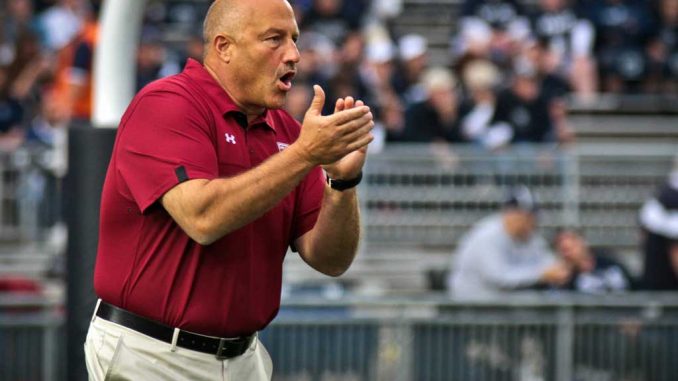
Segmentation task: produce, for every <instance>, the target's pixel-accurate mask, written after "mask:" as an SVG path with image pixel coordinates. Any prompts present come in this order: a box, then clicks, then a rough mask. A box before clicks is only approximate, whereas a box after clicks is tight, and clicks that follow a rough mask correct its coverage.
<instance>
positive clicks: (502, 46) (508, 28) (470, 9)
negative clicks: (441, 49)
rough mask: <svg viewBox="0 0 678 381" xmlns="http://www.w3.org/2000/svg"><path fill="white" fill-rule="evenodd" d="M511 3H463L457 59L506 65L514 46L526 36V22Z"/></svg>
mask: <svg viewBox="0 0 678 381" xmlns="http://www.w3.org/2000/svg"><path fill="white" fill-rule="evenodd" d="M524 16H525V12H524V11H523V8H522V6H521V5H520V3H518V2H517V1H515V0H465V1H464V4H463V6H462V11H461V20H460V30H459V35H460V39H459V40H458V41H456V44H455V45H456V46H455V47H454V53H455V56H457V57H458V58H461V57H464V56H471V57H473V58H489V59H490V60H492V61H493V62H495V63H497V64H499V65H500V66H503V65H507V64H510V62H511V57H512V56H513V54H514V49H515V47H516V45H517V44H518V43H519V42H520V41H522V40H524V39H525V38H526V37H527V35H528V34H529V23H528V22H527V19H526V18H525V17H524Z"/></svg>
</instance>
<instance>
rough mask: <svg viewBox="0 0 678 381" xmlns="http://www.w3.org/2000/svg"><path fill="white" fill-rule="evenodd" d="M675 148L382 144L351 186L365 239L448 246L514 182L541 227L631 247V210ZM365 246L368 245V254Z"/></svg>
mask: <svg viewBox="0 0 678 381" xmlns="http://www.w3.org/2000/svg"><path fill="white" fill-rule="evenodd" d="M677 154H678V147H676V145H675V144H671V143H667V144H603V143H596V144H579V145H576V146H574V147H572V148H568V149H558V148H557V147H555V146H548V145H544V146H539V145H537V146H534V145H532V146H514V147H512V148H510V149H506V150H503V151H501V152H495V153H491V152H487V151H486V150H482V149H479V148H475V147H472V146H452V145H411V144H407V145H390V146H387V147H386V149H385V150H384V151H383V152H382V153H379V154H374V155H371V156H370V158H369V160H368V162H367V168H366V170H365V173H366V176H365V181H364V182H363V184H362V188H361V197H362V202H363V215H364V217H365V218H364V221H365V233H366V234H365V241H366V243H367V245H368V247H369V245H370V244H395V245H403V244H411V245H416V246H434V245H440V246H454V245H455V244H456V242H457V241H458V239H459V237H460V236H461V235H462V234H463V233H464V232H466V231H467V230H468V229H469V227H470V226H471V225H472V224H473V223H474V222H476V221H477V220H479V219H480V218H481V217H483V216H486V215H487V214H489V213H491V212H492V211H494V210H497V209H498V208H499V206H500V202H501V200H502V198H503V196H504V194H505V192H506V189H507V188H508V187H510V186H512V185H516V184H524V185H527V186H529V187H531V188H532V189H533V191H534V192H535V193H536V195H537V198H538V199H539V200H540V202H541V213H540V224H541V225H542V227H544V228H545V229H546V231H547V233H548V232H551V231H553V230H554V229H557V228H558V227H561V226H575V227H580V228H581V229H582V230H583V232H584V233H585V234H586V235H587V238H588V239H589V241H590V242H591V243H592V244H593V245H605V246H611V247H614V248H617V249H626V250H628V249H630V248H635V247H637V244H638V242H637V237H638V228H637V211H638V209H639V208H640V206H641V204H642V202H643V201H644V200H646V199H647V198H649V197H650V196H651V195H652V194H653V193H654V192H655V190H656V189H657V187H658V186H659V185H660V184H662V183H663V182H664V181H666V178H667V175H668V174H669V172H670V171H671V168H672V163H673V161H674V157H675V156H676V155H677ZM368 252H369V250H368Z"/></svg>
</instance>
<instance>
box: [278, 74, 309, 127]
mask: <svg viewBox="0 0 678 381" xmlns="http://www.w3.org/2000/svg"><path fill="white" fill-rule="evenodd" d="M312 86H313V85H310V84H307V83H304V82H298V81H297V82H296V83H295V84H294V86H293V87H292V89H291V90H290V91H289V93H288V94H287V100H286V103H285V110H287V112H289V113H290V115H292V117H294V119H295V120H297V121H298V122H299V123H301V122H303V121H304V115H305V114H306V110H308V106H309V105H310V104H311V99H313V92H312V91H311V88H312Z"/></svg>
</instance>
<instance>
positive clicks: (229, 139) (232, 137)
mask: <svg viewBox="0 0 678 381" xmlns="http://www.w3.org/2000/svg"><path fill="white" fill-rule="evenodd" d="M224 137H225V138H226V143H231V144H235V135H231V134H229V133H225V134H224ZM278 144H280V143H278Z"/></svg>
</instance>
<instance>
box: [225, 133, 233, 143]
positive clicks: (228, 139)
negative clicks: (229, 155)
mask: <svg viewBox="0 0 678 381" xmlns="http://www.w3.org/2000/svg"><path fill="white" fill-rule="evenodd" d="M224 137H225V138H226V142H227V143H231V144H235V135H231V134H228V133H226V134H224Z"/></svg>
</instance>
